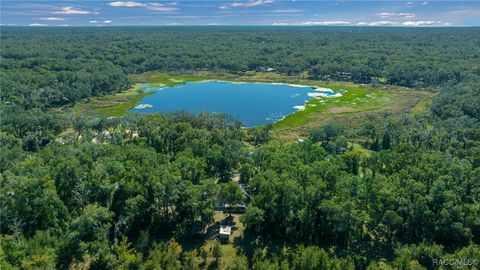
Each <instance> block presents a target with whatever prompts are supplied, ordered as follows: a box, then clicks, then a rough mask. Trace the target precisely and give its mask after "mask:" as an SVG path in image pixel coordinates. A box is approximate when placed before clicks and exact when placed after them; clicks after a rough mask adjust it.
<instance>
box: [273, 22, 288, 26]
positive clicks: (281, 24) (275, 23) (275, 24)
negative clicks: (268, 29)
mask: <svg viewBox="0 0 480 270" xmlns="http://www.w3.org/2000/svg"><path fill="white" fill-rule="evenodd" d="M271 25H273V26H289V25H292V24H290V23H285V22H274V23H272V24H271Z"/></svg>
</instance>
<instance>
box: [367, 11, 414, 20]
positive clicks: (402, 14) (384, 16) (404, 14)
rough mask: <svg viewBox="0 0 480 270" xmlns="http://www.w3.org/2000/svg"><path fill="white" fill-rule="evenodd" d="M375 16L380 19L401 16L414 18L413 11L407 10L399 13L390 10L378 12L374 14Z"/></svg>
mask: <svg viewBox="0 0 480 270" xmlns="http://www.w3.org/2000/svg"><path fill="white" fill-rule="evenodd" d="M375 15H376V16H377V17H380V18H382V19H386V18H393V17H403V18H407V19H410V18H415V14H414V13H408V12H401V13H392V12H380V13H377V14H375Z"/></svg>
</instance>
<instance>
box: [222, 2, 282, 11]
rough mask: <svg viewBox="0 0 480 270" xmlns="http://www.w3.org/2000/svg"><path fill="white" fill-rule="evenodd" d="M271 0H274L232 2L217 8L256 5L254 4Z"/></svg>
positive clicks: (260, 4)
mask: <svg viewBox="0 0 480 270" xmlns="http://www.w3.org/2000/svg"><path fill="white" fill-rule="evenodd" d="M273 2H274V0H250V1H247V2H233V3H230V4H226V5H222V6H220V7H219V8H220V9H228V8H242V7H256V6H263V5H266V4H271V3H273Z"/></svg>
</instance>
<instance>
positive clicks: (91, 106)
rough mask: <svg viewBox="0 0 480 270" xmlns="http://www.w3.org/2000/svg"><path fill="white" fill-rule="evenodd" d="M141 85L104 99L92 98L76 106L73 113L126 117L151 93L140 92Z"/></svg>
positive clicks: (103, 97) (91, 115) (89, 115)
mask: <svg viewBox="0 0 480 270" xmlns="http://www.w3.org/2000/svg"><path fill="white" fill-rule="evenodd" d="M140 87H141V84H135V85H134V86H133V87H132V88H131V89H129V90H127V91H124V92H120V93H115V94H110V95H106V96H102V97H95V98H90V99H89V100H85V101H82V102H79V103H78V104H76V105H75V106H74V107H73V108H72V111H73V112H76V113H80V114H82V115H84V116H87V117H95V116H105V117H115V116H122V115H125V114H126V113H127V112H128V111H129V110H130V109H132V108H133V107H134V106H135V105H136V104H137V103H138V102H139V101H140V100H142V98H144V97H145V96H148V95H150V94H151V93H150V92H143V91H140Z"/></svg>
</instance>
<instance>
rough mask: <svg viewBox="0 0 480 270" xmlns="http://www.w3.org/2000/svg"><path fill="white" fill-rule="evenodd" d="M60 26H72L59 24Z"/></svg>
mask: <svg viewBox="0 0 480 270" xmlns="http://www.w3.org/2000/svg"><path fill="white" fill-rule="evenodd" d="M58 26H64V27H67V26H70V25H68V24H59V25H58Z"/></svg>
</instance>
